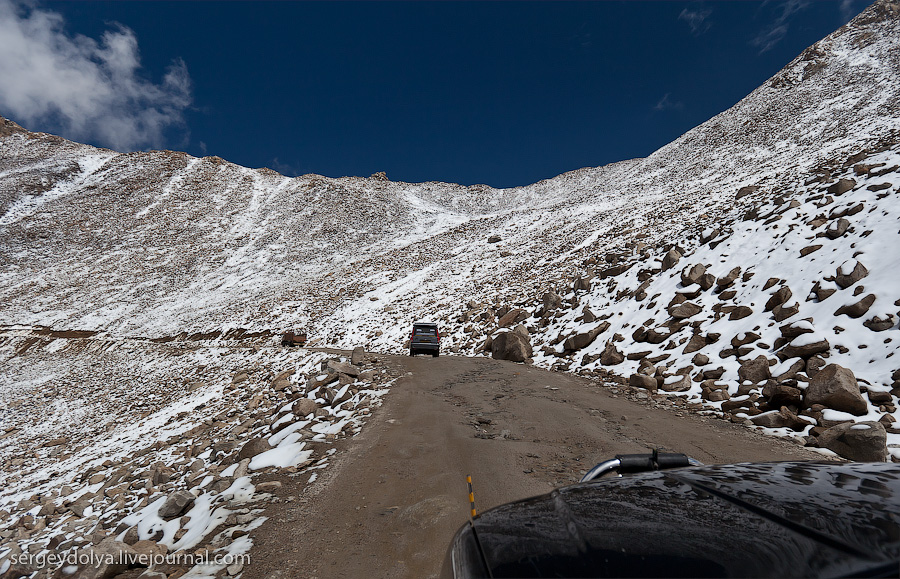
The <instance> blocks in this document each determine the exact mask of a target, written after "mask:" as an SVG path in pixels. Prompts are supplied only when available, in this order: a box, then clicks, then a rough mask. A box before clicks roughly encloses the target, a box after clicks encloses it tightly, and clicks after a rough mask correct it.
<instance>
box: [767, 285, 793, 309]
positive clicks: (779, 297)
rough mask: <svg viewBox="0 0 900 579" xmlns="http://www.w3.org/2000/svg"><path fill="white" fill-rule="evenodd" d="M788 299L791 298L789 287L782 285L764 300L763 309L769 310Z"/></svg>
mask: <svg viewBox="0 0 900 579" xmlns="http://www.w3.org/2000/svg"><path fill="white" fill-rule="evenodd" d="M789 299H791V288H789V287H788V286H782V287H780V288H778V290H777V291H776V292H775V293H773V294H772V295H771V296H770V297H769V300H768V301H767V302H766V307H765V311H767V312H771V311H772V310H773V309H775V306H780V305H781V304H783V303H785V302H787V301H788V300H789Z"/></svg>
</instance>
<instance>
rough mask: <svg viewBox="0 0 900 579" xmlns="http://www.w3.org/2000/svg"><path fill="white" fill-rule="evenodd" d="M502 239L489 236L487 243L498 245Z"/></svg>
mask: <svg viewBox="0 0 900 579" xmlns="http://www.w3.org/2000/svg"><path fill="white" fill-rule="evenodd" d="M501 239H502V238H501V237H500V236H499V235H491V236H490V237H488V238H487V242H488V243H499V242H500V240H501Z"/></svg>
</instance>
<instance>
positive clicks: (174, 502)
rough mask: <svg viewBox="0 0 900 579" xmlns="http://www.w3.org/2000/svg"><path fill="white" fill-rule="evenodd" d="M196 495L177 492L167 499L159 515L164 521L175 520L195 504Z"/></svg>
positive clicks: (187, 492) (160, 508)
mask: <svg viewBox="0 0 900 579" xmlns="http://www.w3.org/2000/svg"><path fill="white" fill-rule="evenodd" d="M194 498H195V497H194V495H193V494H192V493H191V492H189V491H175V492H174V493H172V494H170V495H169V496H168V497H166V500H165V502H164V503H163V504H162V506H161V507H159V512H157V514H158V515H159V516H160V517H162V518H163V519H166V520H168V519H174V518H175V517H177V516H179V515H181V514H182V513H183V512H185V511H186V510H188V507H190V506H191V505H192V504H194Z"/></svg>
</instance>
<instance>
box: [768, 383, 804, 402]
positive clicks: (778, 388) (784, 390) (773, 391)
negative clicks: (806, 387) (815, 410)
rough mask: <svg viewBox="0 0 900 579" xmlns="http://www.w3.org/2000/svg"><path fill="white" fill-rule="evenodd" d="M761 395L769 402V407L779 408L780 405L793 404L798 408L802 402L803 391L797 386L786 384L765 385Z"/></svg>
mask: <svg viewBox="0 0 900 579" xmlns="http://www.w3.org/2000/svg"><path fill="white" fill-rule="evenodd" d="M762 395H763V396H765V397H766V399H767V400H768V402H769V408H781V407H782V406H795V407H797V408H799V407H800V406H801V404H802V403H803V392H801V390H800V389H799V388H794V387H793V386H788V385H787V384H773V385H766V386H765V387H764V388H763V390H762Z"/></svg>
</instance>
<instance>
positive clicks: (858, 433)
mask: <svg viewBox="0 0 900 579" xmlns="http://www.w3.org/2000/svg"><path fill="white" fill-rule="evenodd" d="M818 442H819V446H820V447H823V448H827V449H828V450H831V451H834V452H836V453H838V454H839V455H841V456H843V457H844V458H849V459H850V460H856V461H861V462H883V461H884V459H885V457H886V456H887V433H886V432H885V430H884V425H883V424H881V423H880V422H874V421H872V422H857V423H853V422H845V423H844V424H838V425H837V426H832V427H831V428H829V429H828V430H826V431H825V432H823V433H822V434H821V435H819V441H818Z"/></svg>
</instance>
